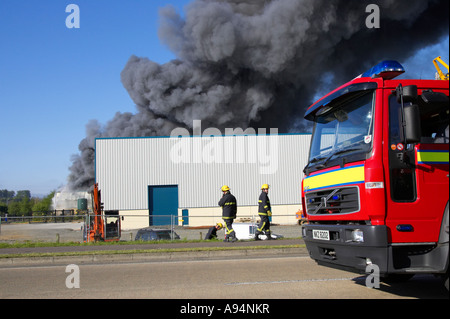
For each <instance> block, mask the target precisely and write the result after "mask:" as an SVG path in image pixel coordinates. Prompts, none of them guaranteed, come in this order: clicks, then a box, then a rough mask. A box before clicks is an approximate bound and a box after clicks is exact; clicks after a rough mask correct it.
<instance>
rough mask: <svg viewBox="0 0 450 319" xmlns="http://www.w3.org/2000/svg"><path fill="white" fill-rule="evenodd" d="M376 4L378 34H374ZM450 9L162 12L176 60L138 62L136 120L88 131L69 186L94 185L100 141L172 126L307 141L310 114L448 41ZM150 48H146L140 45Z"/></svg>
mask: <svg viewBox="0 0 450 319" xmlns="http://www.w3.org/2000/svg"><path fill="white" fill-rule="evenodd" d="M371 3H376V4H378V5H379V7H380V10H381V28H380V29H367V28H366V26H365V19H366V17H367V15H368V14H367V13H366V12H365V8H366V6H367V5H368V4H371ZM448 6H449V1H447V0H429V1H425V0H395V1H394V0H378V1H375V0H362V1H348V0H345V1H344V0H266V1H261V0H195V1H192V2H191V3H190V4H189V5H188V6H187V7H186V8H185V17H184V18H183V17H182V16H181V15H180V14H179V13H178V12H176V10H175V9H174V8H173V7H171V6H167V7H165V8H162V9H161V10H160V28H159V37H160V39H161V41H162V42H163V43H164V44H165V45H167V46H168V47H169V48H170V50H171V51H173V52H174V54H175V55H176V56H177V59H175V60H172V61H170V62H167V63H165V64H158V63H155V62H153V61H151V60H149V59H148V58H145V57H136V56H131V57H130V58H129V60H128V62H127V63H126V65H125V67H124V69H123V71H122V72H121V80H122V84H123V86H124V87H125V89H126V90H127V91H128V93H129V95H130V97H131V99H132V100H133V101H134V103H135V104H136V107H137V112H136V113H134V114H131V113H117V114H116V115H115V117H114V118H113V119H112V120H110V121H109V122H108V123H107V124H106V125H105V126H104V127H102V126H101V125H100V124H99V123H98V122H97V121H91V122H89V124H88V125H87V132H86V138H85V139H84V140H83V141H81V143H80V145H79V151H80V154H78V155H75V156H74V157H73V158H72V162H73V164H72V166H71V168H70V170H71V173H70V176H69V186H71V187H72V188H73V189H86V188H87V187H89V186H91V185H92V184H93V182H94V168H93V167H94V150H93V147H94V141H95V138H96V137H121V136H158V135H159V136H167V135H170V132H171V130H172V129H173V128H175V127H185V128H188V129H192V123H193V120H202V125H203V126H204V127H217V128H219V129H221V130H222V129H224V128H227V127H230V128H232V127H241V128H243V129H245V128H247V127H255V128H258V127H265V128H270V127H276V128H278V129H279V132H294V131H295V132H305V131H306V130H308V126H307V123H305V122H304V121H303V120H302V115H303V113H304V111H305V108H306V107H307V106H308V105H309V104H311V102H313V101H312V99H313V97H314V95H315V94H316V93H317V92H318V91H319V90H323V89H324V86H325V84H326V85H329V86H331V87H334V86H336V85H338V84H341V83H344V82H346V81H348V80H349V79H351V78H353V77H355V76H357V75H358V74H360V73H362V72H363V71H365V69H366V68H368V67H369V66H371V65H373V64H375V63H377V62H379V61H380V60H383V59H397V60H400V61H402V60H405V59H406V58H408V57H410V56H412V55H413V54H414V52H415V51H417V50H418V49H420V48H423V47H424V46H427V45H430V44H434V43H436V42H438V41H439V39H440V38H441V37H442V36H443V35H447V34H448V25H449V19H448V9H449V8H448ZM143 41H145V39H143Z"/></svg>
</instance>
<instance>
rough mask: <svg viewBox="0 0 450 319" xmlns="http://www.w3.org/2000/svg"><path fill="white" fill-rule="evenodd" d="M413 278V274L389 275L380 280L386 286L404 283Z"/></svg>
mask: <svg viewBox="0 0 450 319" xmlns="http://www.w3.org/2000/svg"><path fill="white" fill-rule="evenodd" d="M412 277H414V274H389V275H388V276H386V277H383V278H381V281H383V282H385V283H387V284H394V283H401V282H406V281H408V280H410V279H411V278H412Z"/></svg>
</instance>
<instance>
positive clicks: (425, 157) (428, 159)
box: [417, 150, 449, 164]
mask: <svg viewBox="0 0 450 319" xmlns="http://www.w3.org/2000/svg"><path fill="white" fill-rule="evenodd" d="M448 159H449V158H448V151H422V150H421V151H418V152H417V163H419V164H448V162H449V160H448Z"/></svg>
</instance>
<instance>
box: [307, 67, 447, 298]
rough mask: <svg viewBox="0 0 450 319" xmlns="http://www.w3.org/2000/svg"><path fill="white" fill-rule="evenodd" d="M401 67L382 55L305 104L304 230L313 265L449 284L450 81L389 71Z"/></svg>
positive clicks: (401, 70)
mask: <svg viewBox="0 0 450 319" xmlns="http://www.w3.org/2000/svg"><path fill="white" fill-rule="evenodd" d="M403 72H404V68H403V67H402V65H401V64H400V63H398V62H396V61H383V62H382V63H380V64H378V65H376V66H375V67H373V68H372V69H370V70H369V71H367V72H365V73H363V74H362V75H360V76H358V77H357V78H355V79H354V80H352V81H350V82H348V83H346V84H344V85H342V86H341V87H339V88H337V89H335V90H334V91H332V92H330V93H329V94H327V95H325V96H324V97H322V98H321V99H320V100H318V101H317V102H316V103H314V104H313V105H312V106H310V107H309V108H308V110H307V111H306V114H305V118H306V119H307V120H310V121H313V122H314V130H313V134H312V138H311V146H310V153H309V162H308V164H307V166H306V167H305V169H304V173H305V178H304V179H303V181H302V203H303V211H304V212H305V213H306V217H307V220H308V223H307V224H305V225H303V230H302V232H303V238H304V240H305V243H306V247H307V249H308V251H309V254H310V256H311V257H312V258H313V259H314V260H316V261H317V262H318V263H319V264H322V265H327V266H331V267H336V268H342V269H348V270H352V271H356V272H361V273H364V272H365V271H366V267H367V266H368V265H377V266H378V267H379V271H380V275H381V276H382V277H383V278H389V279H392V280H394V279H396V280H406V279H409V278H411V277H412V276H413V275H414V274H418V273H433V274H438V275H442V276H444V278H445V281H446V287H447V289H448V263H449V144H448V143H449V98H448V95H449V82H448V81H446V80H441V79H439V80H407V79H402V80H400V79H394V78H395V77H397V76H398V75H400V74H402V73H403ZM441 78H442V76H441ZM447 79H448V76H447Z"/></svg>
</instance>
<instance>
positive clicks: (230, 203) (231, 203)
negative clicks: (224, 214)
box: [225, 202, 236, 206]
mask: <svg viewBox="0 0 450 319" xmlns="http://www.w3.org/2000/svg"><path fill="white" fill-rule="evenodd" d="M227 205H228V206H229V205H236V203H235V202H229V203H225V206H227Z"/></svg>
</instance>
